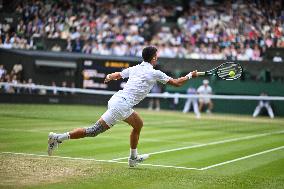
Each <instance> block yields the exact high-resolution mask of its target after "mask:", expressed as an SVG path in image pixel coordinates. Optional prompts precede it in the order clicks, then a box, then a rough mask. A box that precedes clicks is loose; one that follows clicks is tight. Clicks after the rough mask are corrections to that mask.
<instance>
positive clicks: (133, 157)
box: [124, 112, 149, 167]
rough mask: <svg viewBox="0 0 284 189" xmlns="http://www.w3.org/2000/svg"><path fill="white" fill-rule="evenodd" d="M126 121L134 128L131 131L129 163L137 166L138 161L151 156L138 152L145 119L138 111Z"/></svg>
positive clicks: (131, 165)
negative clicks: (143, 119)
mask: <svg viewBox="0 0 284 189" xmlns="http://www.w3.org/2000/svg"><path fill="white" fill-rule="evenodd" d="M124 121H125V122H126V123H128V124H129V125H131V126H132V128H133V129H132V131H131V133H130V157H129V159H128V165H129V166H130V167H135V166H137V165H138V163H141V162H143V161H144V160H145V159H147V158H148V157H149V155H148V154H142V155H138V153H137V146H138V142H139V136H140V132H141V129H142V127H143V121H142V119H141V118H140V116H139V115H138V113H137V112H133V113H132V114H131V115H130V116H129V117H128V118H126V119H125V120H124Z"/></svg>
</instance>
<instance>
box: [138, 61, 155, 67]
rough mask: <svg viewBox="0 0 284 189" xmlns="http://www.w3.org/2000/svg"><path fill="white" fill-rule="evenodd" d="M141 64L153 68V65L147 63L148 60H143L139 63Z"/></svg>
mask: <svg viewBox="0 0 284 189" xmlns="http://www.w3.org/2000/svg"><path fill="white" fill-rule="evenodd" d="M141 65H142V66H149V67H151V68H153V65H152V64H151V63H149V62H145V61H143V62H142V63H141Z"/></svg>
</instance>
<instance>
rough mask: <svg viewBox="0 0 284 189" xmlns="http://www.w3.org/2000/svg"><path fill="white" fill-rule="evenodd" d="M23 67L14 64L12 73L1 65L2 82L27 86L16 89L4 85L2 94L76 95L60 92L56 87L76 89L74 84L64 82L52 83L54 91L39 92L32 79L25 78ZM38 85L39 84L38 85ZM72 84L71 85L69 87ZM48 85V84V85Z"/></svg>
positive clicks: (0, 79) (0, 88) (0, 80)
mask: <svg viewBox="0 0 284 189" xmlns="http://www.w3.org/2000/svg"><path fill="white" fill-rule="evenodd" d="M23 75H24V74H23V65H21V64H14V65H13V67H12V69H11V71H9V70H7V69H6V68H5V67H4V65H2V64H0V82H6V83H11V84H25V85H26V86H25V87H14V86H11V85H9V84H4V85H2V86H1V87H0V93H9V94H41V95H45V94H52V95H67V94H74V93H70V92H61V91H58V89H57V88H56V87H71V88H75V83H74V82H68V83H67V81H62V82H58V81H57V82H55V81H52V83H51V84H50V85H51V86H52V87H54V89H52V90H49V91H47V90H44V89H41V90H39V89H38V88H36V83H35V82H34V81H33V79H32V78H25V77H24V76H23ZM37 84H38V83H37ZM69 84H70V85H69ZM47 85H48V84H47Z"/></svg>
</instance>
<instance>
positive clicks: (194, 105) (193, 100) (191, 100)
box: [183, 87, 200, 119]
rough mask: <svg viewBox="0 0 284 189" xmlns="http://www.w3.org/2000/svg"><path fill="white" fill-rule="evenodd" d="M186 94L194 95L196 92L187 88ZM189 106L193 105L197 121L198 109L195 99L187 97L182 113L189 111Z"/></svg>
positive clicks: (191, 88) (198, 116)
mask: <svg viewBox="0 0 284 189" xmlns="http://www.w3.org/2000/svg"><path fill="white" fill-rule="evenodd" d="M187 94H188V95H196V94H197V91H196V89H195V88H193V87H189V88H188V89H187ZM191 104H192V105H193V110H194V113H195V115H196V118H197V119H199V118H200V112H199V109H198V101H197V98H193V97H188V99H187V100H186V102H185V104H184V108H183V113H186V112H188V111H189V110H190V106H191Z"/></svg>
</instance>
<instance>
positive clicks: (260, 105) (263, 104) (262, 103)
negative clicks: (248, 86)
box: [252, 92, 274, 119]
mask: <svg viewBox="0 0 284 189" xmlns="http://www.w3.org/2000/svg"><path fill="white" fill-rule="evenodd" d="M260 96H264V97H265V96H267V93H265V92H262V93H261V94H260ZM262 108H266V110H267V112H268V115H269V117H270V118H271V119H273V118H274V113H273V110H272V108H271V105H270V102H269V101H268V100H260V101H259V103H258V105H257V106H256V108H255V110H254V112H253V115H252V116H253V117H256V116H258V115H259V113H260V111H261V109H262Z"/></svg>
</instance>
